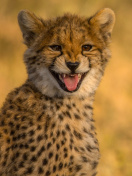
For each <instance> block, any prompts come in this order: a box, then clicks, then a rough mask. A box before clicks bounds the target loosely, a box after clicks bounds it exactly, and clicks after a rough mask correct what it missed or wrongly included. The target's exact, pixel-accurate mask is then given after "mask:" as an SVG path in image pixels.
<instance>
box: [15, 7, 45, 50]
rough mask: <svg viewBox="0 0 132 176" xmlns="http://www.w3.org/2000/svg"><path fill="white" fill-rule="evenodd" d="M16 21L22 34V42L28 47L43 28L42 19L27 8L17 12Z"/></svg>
mask: <svg viewBox="0 0 132 176" xmlns="http://www.w3.org/2000/svg"><path fill="white" fill-rule="evenodd" d="M18 23H19V26H20V29H21V31H22V34H23V38H24V43H25V44H26V45H27V46H28V47H29V46H30V45H31V44H32V42H33V41H34V40H35V38H36V37H37V36H38V35H39V34H40V33H41V32H42V30H43V29H44V25H43V23H42V20H41V19H39V18H38V17H36V16H35V15H34V14H33V13H30V12H29V11H27V10H22V11H20V12H19V14H18Z"/></svg>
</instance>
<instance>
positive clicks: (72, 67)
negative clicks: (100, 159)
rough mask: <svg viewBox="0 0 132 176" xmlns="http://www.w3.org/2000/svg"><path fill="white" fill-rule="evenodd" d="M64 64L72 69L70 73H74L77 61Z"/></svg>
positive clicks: (77, 64)
mask: <svg viewBox="0 0 132 176" xmlns="http://www.w3.org/2000/svg"><path fill="white" fill-rule="evenodd" d="M66 65H67V67H68V68H69V69H70V70H71V71H72V73H74V72H75V70H76V69H77V67H78V66H79V62H66Z"/></svg>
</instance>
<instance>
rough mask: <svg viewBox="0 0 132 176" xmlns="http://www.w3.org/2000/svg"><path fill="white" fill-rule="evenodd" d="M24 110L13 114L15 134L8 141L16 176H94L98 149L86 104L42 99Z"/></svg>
mask: <svg viewBox="0 0 132 176" xmlns="http://www.w3.org/2000/svg"><path fill="white" fill-rule="evenodd" d="M24 106H25V105H24ZM33 106H34V108H33ZM31 107H32V108H31ZM25 108H27V109H28V110H27V111H23V108H22V109H21V111H19V112H16V115H15V117H16V119H17V118H18V119H17V120H16V124H15V125H14V126H15V128H16V133H15V134H13V136H12V139H11V140H12V141H13V144H12V148H13V149H15V150H13V154H12V155H13V158H14V160H13V161H14V165H15V167H17V169H18V170H19V173H23V174H28V172H31V174H32V175H34V174H36V175H37V174H38V173H41V172H42V174H44V173H45V174H46V173H47V175H48V173H52V175H54V174H55V175H56V174H61V175H75V174H76V173H78V174H79V173H82V170H83V173H85V174H86V173H87V171H90V170H91V173H94V169H95V167H96V165H97V164H98V160H99V149H98V141H97V139H96V134H95V131H94V122H93V118H92V107H91V105H90V103H87V101H86V100H78V99H76V100H74V99H70V98H67V99H56V100H53V99H45V100H39V101H38V100H36V101H32V104H30V107H28V106H26V107H25ZM62 168H63V169H62ZM53 173H54V174H53ZM89 175H90V172H89Z"/></svg>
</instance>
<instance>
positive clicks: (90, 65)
mask: <svg viewBox="0 0 132 176" xmlns="http://www.w3.org/2000/svg"><path fill="white" fill-rule="evenodd" d="M88 61H89V68H90V69H91V67H92V64H91V60H90V59H89V57H88Z"/></svg>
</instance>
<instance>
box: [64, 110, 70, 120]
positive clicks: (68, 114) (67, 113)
mask: <svg viewBox="0 0 132 176" xmlns="http://www.w3.org/2000/svg"><path fill="white" fill-rule="evenodd" d="M65 114H66V115H67V116H68V117H69V118H70V119H71V114H70V113H69V112H68V111H66V112H65Z"/></svg>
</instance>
